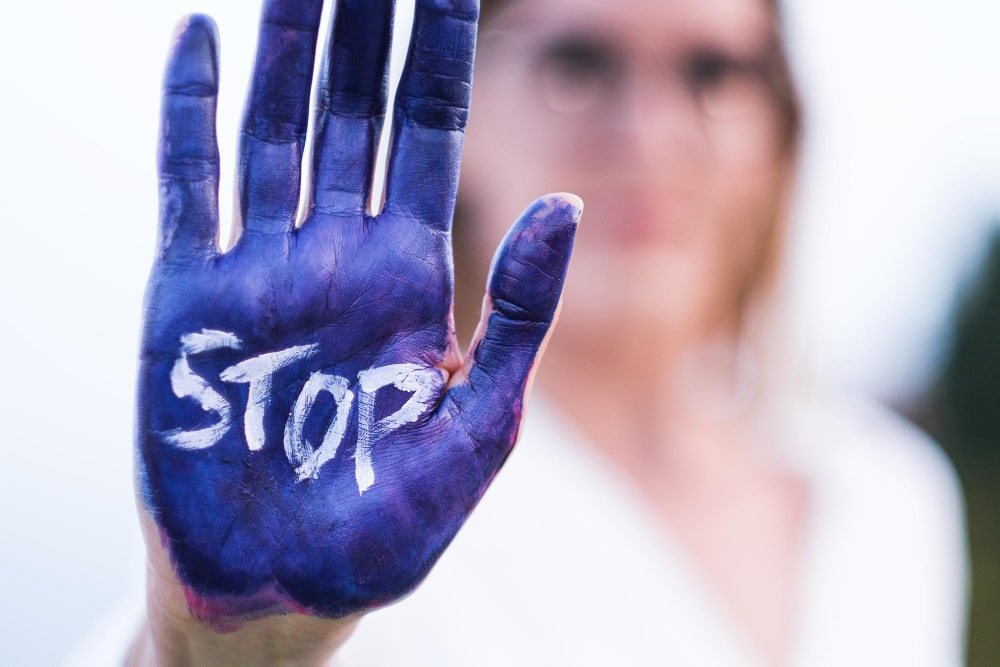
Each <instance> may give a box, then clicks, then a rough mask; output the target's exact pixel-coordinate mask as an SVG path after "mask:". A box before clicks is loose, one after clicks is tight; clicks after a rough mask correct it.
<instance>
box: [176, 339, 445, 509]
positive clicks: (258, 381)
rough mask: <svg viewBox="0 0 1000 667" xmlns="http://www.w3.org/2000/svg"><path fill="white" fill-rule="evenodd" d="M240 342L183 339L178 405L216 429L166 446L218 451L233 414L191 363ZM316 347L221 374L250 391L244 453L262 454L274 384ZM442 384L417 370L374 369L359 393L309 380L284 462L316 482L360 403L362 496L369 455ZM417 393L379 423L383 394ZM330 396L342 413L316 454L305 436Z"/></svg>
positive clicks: (179, 433)
mask: <svg viewBox="0 0 1000 667" xmlns="http://www.w3.org/2000/svg"><path fill="white" fill-rule="evenodd" d="M241 347H242V341H240V339H239V338H237V337H236V336H235V335H233V334H231V333H226V332H224V331H215V330H212V329H203V330H202V331H201V333H190V334H186V335H185V336H183V337H182V338H181V348H180V354H179V356H178V357H177V360H176V361H175V362H174V366H173V368H172V369H171V372H170V385H171V388H172V389H173V392H174V394H175V395H176V396H177V397H178V398H190V399H193V400H194V401H196V402H197V403H198V404H199V405H200V406H201V409H202V410H204V411H205V412H208V413H211V414H214V415H215V416H216V418H217V419H216V421H215V422H214V423H213V424H212V425H211V426H206V427H205V428H201V429H198V430H194V431H186V430H183V429H173V430H171V431H168V432H166V433H164V437H165V439H166V441H167V442H168V443H169V444H171V445H173V446H175V447H179V448H181V449H187V450H198V449H207V448H209V447H212V446H214V445H216V444H217V443H218V442H219V441H220V440H221V439H222V437H223V436H224V435H225V434H226V433H227V432H228V431H229V429H230V428H231V427H232V418H233V415H232V406H231V405H230V403H229V401H228V400H226V398H225V397H224V396H222V394H220V393H219V392H218V391H216V390H215V389H213V388H212V386H211V385H210V384H209V383H208V381H207V380H206V379H205V378H203V377H202V376H200V375H198V374H197V373H195V372H194V371H193V370H192V369H191V365H190V363H189V361H188V360H189V358H190V356H191V355H195V354H200V353H203V352H208V351H211V350H219V349H224V348H228V349H233V350H239V349H241ZM318 349H319V346H318V345H300V346H297V347H291V348H288V349H285V350H280V351H278V352H269V353H266V354H262V355H259V356H256V357H252V358H250V359H247V360H246V361H242V362H240V363H238V364H236V365H235V366H230V367H229V368H227V369H225V370H224V371H222V373H220V375H219V379H220V380H222V381H223V382H231V383H242V384H247V385H249V398H248V399H247V406H246V410H245V412H244V416H243V428H244V432H245V435H246V442H247V446H248V447H249V448H250V450H251V451H259V450H260V449H262V448H263V447H264V413H265V412H266V411H267V409H268V405H269V403H270V398H271V382H272V380H273V378H274V375H275V374H276V373H277V372H278V371H280V370H281V369H282V368H285V367H286V366H289V365H291V364H293V363H295V362H298V361H303V360H305V359H308V358H309V357H311V356H312V355H313V354H315V353H316V351H317V350H318ZM443 384H444V377H443V374H442V373H441V371H439V370H437V369H433V368H427V367H424V366H418V365H416V364H393V365H389V366H380V367H376V368H370V369H368V370H364V371H361V372H360V373H358V378H357V383H356V389H357V395H355V391H354V390H352V388H351V386H352V385H351V383H350V382H349V381H348V380H347V378H344V377H341V376H339V375H333V374H331V373H327V372H325V371H322V370H320V371H316V372H314V373H312V374H311V375H310V376H309V379H308V380H307V381H306V383H305V385H304V386H303V387H302V391H301V392H300V393H299V396H298V398H297V399H296V400H295V404H294V405H293V407H292V411H291V413H290V414H289V415H288V421H287V422H286V424H285V433H284V444H285V455H286V456H287V458H288V461H289V463H291V464H292V466H294V468H295V472H296V474H297V475H298V477H299V480H305V479H309V478H316V477H317V475H318V474H319V470H320V468H322V467H323V465H324V464H325V463H326V462H327V461H330V460H331V459H333V458H334V457H335V456H336V455H337V450H338V449H339V448H340V445H341V443H342V442H343V440H344V434H345V433H346V432H347V426H348V419H349V417H350V415H351V412H352V410H353V408H354V404H355V403H357V415H358V442H357V447H356V450H355V454H354V461H355V466H354V476H355V479H356V480H357V483H358V492H359V493H364V492H365V491H366V490H367V489H368V488H370V487H371V485H372V484H374V483H375V472H374V468H373V467H372V447H373V445H374V444H375V443H376V442H377V441H378V440H379V439H380V438H382V437H383V436H385V435H386V434H388V433H390V432H392V431H393V430H395V429H397V428H399V427H401V426H403V425H404V424H410V423H413V422H415V421H416V420H417V419H419V418H420V417H421V415H423V414H424V413H426V412H427V411H428V410H429V409H430V408H431V407H432V406H433V405H434V403H435V402H436V399H437V396H438V394H439V392H440V390H441V388H442V386H443ZM389 386H392V387H395V388H396V389H398V390H400V391H403V392H406V393H412V396H410V398H409V399H408V400H407V401H406V402H405V403H404V404H403V405H402V407H400V408H399V409H398V410H397V411H396V412H394V413H392V414H391V415H389V416H387V417H383V418H382V419H379V420H377V421H376V419H375V395H376V394H377V392H378V391H379V390H380V389H382V388H384V387H389ZM324 392H325V393H327V394H329V395H330V397H331V398H332V399H333V401H334V403H335V404H336V406H337V409H336V416H335V417H334V418H333V420H332V422H331V423H330V425H329V426H328V427H327V429H326V433H325V434H324V436H323V440H322V442H321V443H320V445H319V447H314V446H313V444H312V443H310V442H308V441H307V439H306V437H305V434H304V430H305V424H306V420H307V419H308V417H309V413H310V411H311V410H312V407H313V405H314V403H315V402H316V399H317V398H319V396H320V395H321V394H323V393H324Z"/></svg>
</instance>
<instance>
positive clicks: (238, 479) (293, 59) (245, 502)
mask: <svg viewBox="0 0 1000 667" xmlns="http://www.w3.org/2000/svg"><path fill="white" fill-rule="evenodd" d="M321 9H322V3H321V2H320V1H318V0H268V1H267V2H266V4H265V8H264V15H263V20H262V26H261V32H260V42H259V45H258V55H257V61H256V66H255V72H254V75H253V80H252V84H251V91H250V96H249V101H248V106H247V109H246V114H245V119H244V126H243V132H242V136H241V152H240V158H239V162H238V164H239V170H240V173H239V184H240V199H239V201H240V212H241V215H242V219H243V223H244V232H243V235H242V236H241V238H240V239H239V241H238V242H237V243H236V245H235V246H234V247H233V248H232V249H231V250H230V251H228V252H226V253H224V254H220V253H219V251H218V249H217V245H216V242H215V238H216V234H217V229H218V171H219V166H218V151H217V148H216V141H215V129H214V124H215V105H216V94H217V90H218V62H217V48H216V36H215V30H214V27H213V25H212V23H211V21H210V20H209V19H206V18H204V17H197V16H196V17H192V18H191V19H190V21H189V22H188V24H187V26H186V27H185V29H184V30H183V31H182V32H181V34H180V35H179V37H178V40H177V43H176V45H175V48H174V51H173V54H172V56H171V59H170V63H169V66H168V71H167V76H166V82H165V91H164V110H163V120H162V136H161V151H160V162H159V165H160V193H161V213H160V245H159V252H158V257H157V260H156V263H155V265H154V267H153V271H152V275H151V277H150V281H149V286H148V290H147V301H146V316H145V326H144V333H143V345H142V359H141V366H140V376H139V390H138V404H139V411H138V415H139V418H138V435H137V443H138V450H139V456H138V476H139V485H140V493H141V497H142V501H143V503H144V506H145V509H147V510H148V511H149V512H150V514H151V515H152V517H153V519H154V521H155V522H156V525H157V527H158V528H159V531H160V534H161V536H162V540H163V544H164V545H165V547H166V549H167V551H168V552H169V554H170V556H171V562H172V563H173V566H174V569H175V572H176V575H177V576H178V578H179V579H180V581H181V583H182V584H183V585H184V587H185V590H186V593H187V596H188V602H189V606H190V608H191V611H192V612H193V613H194V614H195V615H196V616H198V617H200V618H203V619H206V620H210V621H213V622H218V623H225V622H229V621H232V620H239V619H242V618H252V617H256V616H264V615H268V614H272V613H287V612H299V613H307V614H312V615H316V616H321V617H327V618H332V617H340V616H344V615H347V614H351V613H354V612H358V611H363V610H366V609H371V608H373V607H376V606H379V605H382V604H386V603H389V602H391V601H393V600H395V599H398V598H399V597H401V596H402V595H404V594H405V593H407V592H408V591H410V590H412V588H413V587H414V586H415V585H416V584H417V583H419V581H421V580H422V578H423V577H424V576H425V575H426V574H427V572H428V571H429V569H430V567H431V566H432V565H433V563H434V562H435V561H436V559H437V558H438V556H439V555H440V554H441V552H442V551H443V549H444V548H445V547H446V546H447V544H448V543H449V542H450V540H451V539H452V538H453V537H454V535H455V533H456V531H457V530H458V529H459V527H460V526H461V524H462V523H463V521H464V520H465V518H466V517H467V516H468V514H469V512H470V511H471V510H472V508H473V507H474V506H475V504H476V503H477V502H478V500H479V498H480V497H481V496H482V494H483V492H484V491H485V489H486V487H487V486H488V484H489V482H490V480H491V479H492V478H493V476H494V475H495V474H496V472H497V470H498V469H499V467H500V465H501V464H502V462H503V461H504V459H505V458H506V456H507V455H508V454H509V452H510V450H511V448H512V446H513V444H514V440H515V437H516V434H517V429H518V424H519V420H520V415H521V406H522V401H523V397H524V392H525V386H526V383H527V378H528V375H529V373H530V371H531V368H532V365H533V363H534V359H535V355H536V353H537V351H538V348H539V346H540V344H541V342H542V340H543V338H544V337H545V335H546V333H547V331H548V328H549V325H550V324H551V321H552V318H553V316H554V313H555V310H556V305H557V302H558V299H559V294H560V290H561V287H562V281H563V277H564V276H565V271H566V265H567V262H568V259H569V254H570V250H571V246H572V242H573V235H574V232H575V229H576V222H577V220H578V218H579V205H578V203H576V200H574V199H573V198H565V197H558V196H553V197H548V198H545V199H542V200H539V201H538V202H536V204H535V205H533V206H532V207H531V208H529V210H528V211H527V212H526V214H525V215H524V216H523V217H522V218H521V219H520V220H519V221H518V222H517V223H516V225H515V227H514V228H513V229H512V231H511V233H510V234H509V235H508V237H507V239H506V240H505V241H504V243H503V245H502V246H501V248H500V249H499V250H498V253H497V256H496V259H495V262H494V267H493V274H492V277H491V280H490V284H489V295H490V299H491V302H492V304H493V309H492V312H490V313H489V326H488V328H487V332H486V335H485V337H484V338H483V339H482V340H481V341H479V342H478V343H477V344H476V346H475V349H474V350H473V351H472V354H473V363H472V364H471V365H469V366H468V372H467V377H465V376H464V374H463V377H461V378H455V377H452V375H451V374H452V373H455V372H457V371H458V365H459V364H458V360H457V357H456V356H455V353H454V350H455V348H456V345H455V340H454V332H453V327H452V323H451V308H452V292H453V285H452V282H453V281H452V260H451V238H450V225H451V216H452V212H453V209H454V203H455V195H456V189H457V180H458V166H459V161H460V153H461V144H462V134H463V130H464V127H465V121H466V117H467V113H468V104H469V95H470V91H471V75H472V58H473V51H474V45H475V29H476V15H477V3H476V2H474V1H472V0H451V1H445V0H418V2H417V8H416V15H415V17H416V18H415V23H414V31H413V38H412V43H411V48H410V55H409V58H408V61H407V65H406V68H405V70H404V74H403V78H402V81H401V84H400V88H399V92H398V95H397V100H396V115H395V117H394V119H393V128H394V138H393V139H394V140H393V149H392V153H391V156H390V164H389V170H388V175H387V193H386V204H385V206H384V209H383V211H382V212H381V213H379V214H378V215H376V216H371V215H368V214H366V213H365V205H366V202H367V200H368V197H369V189H370V183H371V172H372V168H373V165H374V161H375V149H376V142H377V138H378V134H379V132H380V130H381V126H382V123H383V114H384V108H385V103H386V99H385V98H386V92H385V91H386V66H387V60H388V57H387V54H388V49H389V43H390V26H391V22H392V3H391V2H389V1H388V0H341V1H340V2H338V4H337V6H336V9H335V19H334V27H333V32H332V34H331V39H330V45H329V46H328V48H327V49H326V50H325V57H324V68H323V73H322V75H321V81H322V86H321V90H320V93H319V99H318V101H317V105H316V107H317V115H316V119H315V126H316V134H315V137H314V142H315V151H314V153H315V158H314V161H313V164H312V165H311V167H312V182H313V184H314V188H313V192H312V193H311V195H310V197H309V199H310V202H311V208H310V210H309V214H308V216H307V217H306V220H305V222H304V224H303V225H302V226H301V227H300V228H295V219H296V212H297V206H298V200H299V187H300V168H301V158H302V152H303V146H304V142H305V135H306V124H307V115H308V108H309V99H310V95H309V87H310V82H311V80H312V71H313V61H314V56H315V50H316V42H317V33H318V30H319V22H320V13H321ZM386 369H388V370H386Z"/></svg>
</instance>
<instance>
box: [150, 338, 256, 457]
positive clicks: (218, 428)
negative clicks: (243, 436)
mask: <svg viewBox="0 0 1000 667" xmlns="http://www.w3.org/2000/svg"><path fill="white" fill-rule="evenodd" d="M241 345H242V342H241V341H240V339H239V338H237V337H236V336H234V335H233V334H230V333H226V332H224V331H215V330H213V329H202V330H201V333H190V334H186V335H184V336H182V337H181V354H180V356H179V357H178V358H177V361H176V362H174V367H173V369H172V370H171V371H170V387H171V389H173V390H174V395H176V396H177V398H193V399H194V400H195V401H197V402H198V404H199V405H200V406H201V409H202V410H204V411H205V412H213V413H215V414H216V415H218V418H219V419H218V421H217V422H215V423H214V424H212V425H211V426H206V427H205V428H203V429H199V430H197V431H185V430H183V429H180V428H177V429H173V430H171V431H167V432H166V433H164V439H165V440H166V441H167V442H168V443H169V444H171V445H174V446H175V447H180V448H181V449H189V450H197V449H207V448H208V447H211V446H212V445H215V444H216V443H218V442H219V440H221V439H222V436H224V435H225V434H226V431H228V430H229V427H230V426H231V425H232V409H231V408H230V406H229V401H227V400H226V399H225V398H224V397H223V396H222V394H220V393H219V392H217V391H215V390H214V389H212V387H211V386H210V385H209V384H208V382H207V381H206V380H205V378H203V377H201V376H200V375H198V374H197V373H195V372H194V371H193V370H191V365H190V364H189V363H188V357H189V356H190V355H192V354H198V353H200V352H208V351H209V350H218V349H222V348H231V349H234V350H238V349H240V346H241Z"/></svg>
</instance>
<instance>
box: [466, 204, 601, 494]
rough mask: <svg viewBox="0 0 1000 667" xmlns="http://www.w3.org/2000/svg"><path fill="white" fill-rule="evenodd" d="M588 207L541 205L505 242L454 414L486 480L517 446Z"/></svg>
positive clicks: (496, 259) (519, 222)
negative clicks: (527, 398)
mask: <svg viewBox="0 0 1000 667" xmlns="http://www.w3.org/2000/svg"><path fill="white" fill-rule="evenodd" d="M582 212H583V202H582V201H581V200H580V198H579V197H577V196H576V195H571V194H566V193H561V194H553V195H547V196H545V197H542V198H541V199H538V200H537V201H536V202H535V203H533V204H532V205H531V206H529V207H528V209H527V210H526V211H525V212H524V213H523V214H522V215H521V217H520V218H519V219H518V220H517V222H516V223H514V226H513V227H512V228H511V230H510V231H509V232H508V233H507V236H506V237H505V238H504V240H503V241H502V242H501V244H500V247H499V248H498V249H497V253H496V255H495V256H494V259H493V268H492V269H491V271H490V278H489V281H488V285H487V293H486V298H485V300H484V302H483V315H482V319H481V320H480V323H479V327H478V328H477V329H476V334H475V336H473V340H472V344H471V346H470V348H469V350H470V352H469V355H468V358H467V359H466V365H465V368H464V369H463V373H461V374H460V375H459V376H458V377H456V378H455V379H454V380H453V383H452V384H453V386H452V389H451V390H450V391H449V394H448V399H449V401H450V402H451V403H452V405H451V406H450V407H451V408H452V409H453V410H455V411H456V412H457V414H458V415H460V416H461V419H462V420H463V422H464V423H465V424H466V425H467V427H468V429H469V431H470V434H471V435H473V436H474V437H473V438H472V440H473V441H474V442H476V443H478V448H479V451H477V455H478V456H479V458H480V462H481V463H482V464H483V469H484V470H485V471H486V473H487V476H488V477H492V476H493V475H494V474H495V473H496V471H497V470H498V469H499V467H500V465H501V464H502V463H503V461H504V459H506V457H507V455H508V454H509V453H510V450H511V449H512V448H513V446H514V441H515V440H516V438H517V430H518V425H519V423H520V419H521V413H522V407H523V404H524V399H525V396H526V394H527V391H528V388H529V384H530V380H531V376H532V372H533V370H534V368H535V363H536V360H537V358H538V356H539V352H540V350H541V348H542V347H543V344H544V341H545V339H546V336H547V335H548V333H549V330H550V328H551V326H552V324H553V322H554V319H555V317H556V313H557V311H558V306H559V301H560V297H561V294H562V287H563V282H564V280H565V278H566V269H567V267H568V265H569V258H570V254H571V252H572V249H573V239H574V237H575V234H576V228H577V223H578V222H579V220H580V216H581V214H582Z"/></svg>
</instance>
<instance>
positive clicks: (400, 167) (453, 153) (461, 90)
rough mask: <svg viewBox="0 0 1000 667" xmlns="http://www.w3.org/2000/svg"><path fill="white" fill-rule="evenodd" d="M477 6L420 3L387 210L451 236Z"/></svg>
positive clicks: (399, 108)
mask: <svg viewBox="0 0 1000 667" xmlns="http://www.w3.org/2000/svg"><path fill="white" fill-rule="evenodd" d="M478 18H479V1H478V0H417V3H416V9H415V12H414V20H413V31H412V33H411V34H412V36H411V38H410V52H409V56H408V57H407V60H406V66H405V68H404V69H403V76H402V78H401V79H400V82H399V89H398V90H397V92H396V106H395V111H394V113H393V143H392V152H391V154H390V156H389V168H388V172H387V174H386V199H385V210H386V211H387V212H391V211H404V212H406V213H407V214H408V215H413V216H416V217H417V218H418V219H420V220H421V221H423V222H424V223H425V224H427V225H429V226H431V227H434V228H437V229H442V230H446V229H449V228H450V226H451V216H452V213H453V212H454V208H455V197H456V196H457V194H458V169H459V164H460V162H461V157H462V139H463V136H464V133H465V124H466V122H467V120H468V117H469V101H470V98H471V96H472V63H473V57H474V54H475V49H476V23H477V21H478Z"/></svg>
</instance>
